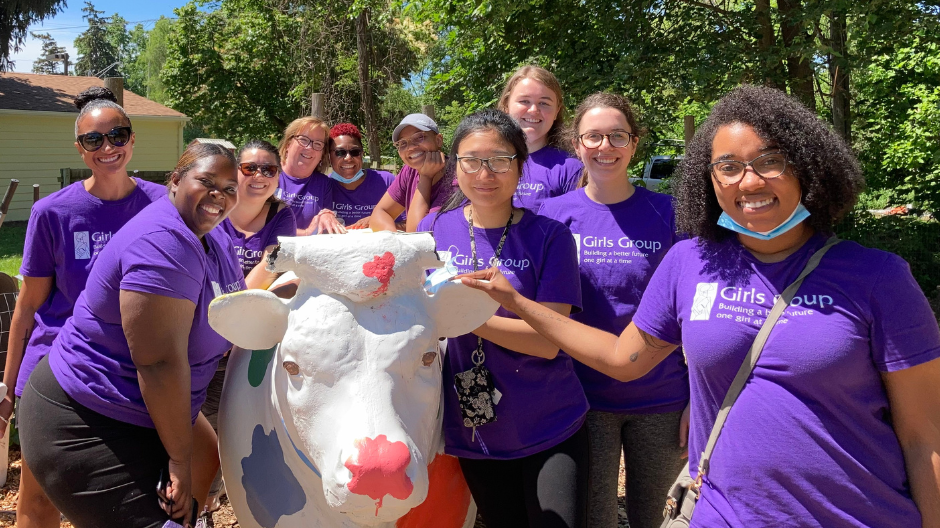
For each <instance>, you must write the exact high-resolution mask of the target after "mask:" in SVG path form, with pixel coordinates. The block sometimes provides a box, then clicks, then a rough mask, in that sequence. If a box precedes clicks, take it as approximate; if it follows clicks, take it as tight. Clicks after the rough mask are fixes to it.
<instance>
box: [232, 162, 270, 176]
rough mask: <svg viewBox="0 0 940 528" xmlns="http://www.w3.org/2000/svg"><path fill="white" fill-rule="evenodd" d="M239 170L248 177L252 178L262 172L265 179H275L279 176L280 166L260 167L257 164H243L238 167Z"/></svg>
mask: <svg viewBox="0 0 940 528" xmlns="http://www.w3.org/2000/svg"><path fill="white" fill-rule="evenodd" d="M238 170H240V171H241V172H242V174H244V175H245V176H247V177H249V178H250V177H252V176H254V175H255V173H258V172H260V173H261V175H262V176H264V177H265V178H273V177H275V176H277V172H278V166H277V165H259V164H257V163H242V164H240V165H239V166H238Z"/></svg>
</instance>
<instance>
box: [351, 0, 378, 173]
mask: <svg viewBox="0 0 940 528" xmlns="http://www.w3.org/2000/svg"><path fill="white" fill-rule="evenodd" d="M370 37H371V35H370V33H369V10H368V9H363V10H362V12H361V13H359V16H358V17H356V51H357V55H358V60H359V89H360V90H361V91H362V112H363V114H365V116H366V135H367V137H368V138H369V156H370V157H371V158H372V162H373V163H375V164H376V166H381V164H382V147H381V143H380V141H381V140H380V139H379V131H378V128H377V127H376V123H375V98H374V97H372V95H373V94H372V74H371V71H370V70H371V66H372V53H371V48H372V46H371V45H370V44H371V40H372V39H371V38H370Z"/></svg>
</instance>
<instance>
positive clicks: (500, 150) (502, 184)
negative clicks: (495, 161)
mask: <svg viewBox="0 0 940 528" xmlns="http://www.w3.org/2000/svg"><path fill="white" fill-rule="evenodd" d="M456 150H457V156H459V157H461V158H463V157H467V156H472V157H476V158H490V157H493V156H512V155H513V154H515V153H516V150H515V149H514V148H513V147H512V145H511V144H510V143H509V142H507V141H506V140H504V139H503V138H502V136H500V135H499V133H498V132H496V131H495V130H481V131H479V132H474V133H471V134H468V135H467V136H466V137H464V139H463V141H461V142H460V145H458V146H457V148H456ZM520 176H521V171H520V168H519V160H515V159H514V160H512V162H511V163H510V167H509V170H508V171H506V172H503V173H494V172H493V171H491V170H490V168H489V167H488V166H487V165H486V164H485V163H484V164H483V166H482V167H481V168H480V170H478V171H477V172H473V173H467V172H465V171H464V170H463V167H462V166H461V163H457V185H459V186H460V190H461V191H463V193H464V195H466V197H467V198H468V199H469V200H470V203H472V204H473V206H474V207H475V208H481V209H482V208H487V209H495V208H502V207H506V208H511V207H512V195H513V194H515V192H516V186H517V185H518V184H519V177H520Z"/></svg>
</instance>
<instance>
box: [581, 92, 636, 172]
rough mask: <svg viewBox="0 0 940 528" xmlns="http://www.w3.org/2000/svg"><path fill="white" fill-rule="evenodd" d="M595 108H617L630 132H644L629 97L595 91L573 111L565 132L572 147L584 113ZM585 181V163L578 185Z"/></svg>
mask: <svg viewBox="0 0 940 528" xmlns="http://www.w3.org/2000/svg"><path fill="white" fill-rule="evenodd" d="M595 108H613V109H614V110H617V111H618V112H620V113H621V114H623V117H624V118H626V120H627V125H628V126H629V127H630V132H632V133H633V134H634V135H636V136H637V137H640V136H642V135H643V134H645V133H646V131H645V130H643V129H641V128H640V125H638V124H637V119H636V113H634V111H633V105H632V104H630V100H629V99H627V98H626V97H624V96H622V95H617V94H612V93H607V92H597V93H593V94H591V95H589V96H587V97H586V98H585V99H584V101H581V104H579V105H578V108H577V110H575V111H574V119H573V120H572V122H571V126H570V127H568V130H567V133H566V134H565V136H566V139H567V141H568V144H570V145H572V147H573V146H574V144H575V142H576V141H579V138H578V136H579V130H580V127H581V120H582V119H584V114H586V113H588V112H589V111H591V110H593V109H595ZM634 153H635V151H634ZM582 161H584V160H582ZM587 183H588V172H587V165H586V164H585V166H584V169H582V170H581V181H580V182H579V183H578V187H584V186H585V185H587Z"/></svg>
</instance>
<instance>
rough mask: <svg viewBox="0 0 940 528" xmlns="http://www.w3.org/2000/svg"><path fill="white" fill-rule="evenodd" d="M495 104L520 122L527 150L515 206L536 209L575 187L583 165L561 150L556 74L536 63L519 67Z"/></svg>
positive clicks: (561, 108)
mask: <svg viewBox="0 0 940 528" xmlns="http://www.w3.org/2000/svg"><path fill="white" fill-rule="evenodd" d="M496 107H497V108H498V109H500V110H502V111H503V112H506V113H507V114H509V115H510V116H512V117H513V119H515V120H516V121H517V122H518V123H519V126H520V127H522V131H523V132H525V136H526V147H528V149H529V158H528V159H527V160H526V166H525V167H524V170H523V172H524V175H523V177H522V180H520V181H519V188H518V189H516V198H515V205H516V206H517V207H522V208H524V209H528V210H530V211H532V212H536V211H538V210H539V206H540V205H542V201H543V200H545V199H546V198H551V197H553V196H561V195H562V194H565V193H567V192H569V191H573V190H574V189H576V188H577V187H578V180H579V178H580V177H581V169H582V168H583V165H582V164H581V162H580V161H578V159H577V158H575V157H572V156H571V154H569V153H568V152H566V151H565V150H563V149H564V148H567V146H564V145H563V143H564V139H563V136H564V129H565V104H564V97H563V95H562V91H561V84H560V83H559V82H558V79H557V78H556V77H555V75H554V74H553V73H552V72H550V71H548V70H546V69H545V68H540V67H538V66H531V65H530V66H523V67H522V68H519V69H518V70H516V72H515V73H513V74H512V77H510V78H509V80H508V81H506V86H505V87H504V88H503V93H502V94H501V95H500V97H499V102H498V103H497V106H496Z"/></svg>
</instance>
